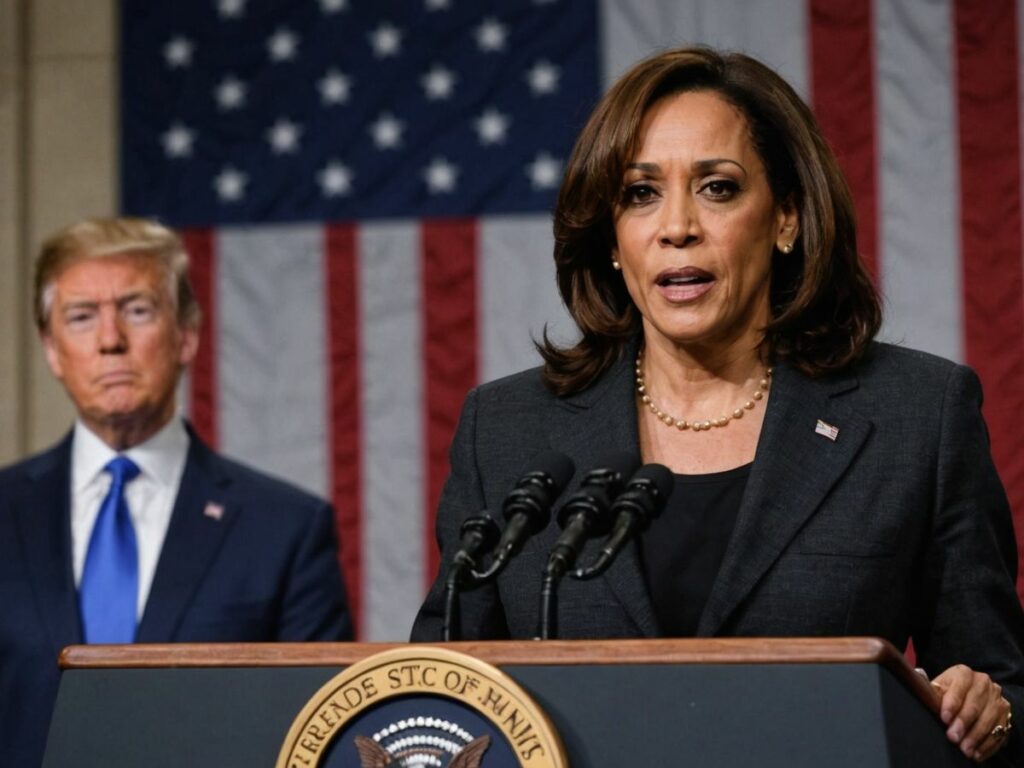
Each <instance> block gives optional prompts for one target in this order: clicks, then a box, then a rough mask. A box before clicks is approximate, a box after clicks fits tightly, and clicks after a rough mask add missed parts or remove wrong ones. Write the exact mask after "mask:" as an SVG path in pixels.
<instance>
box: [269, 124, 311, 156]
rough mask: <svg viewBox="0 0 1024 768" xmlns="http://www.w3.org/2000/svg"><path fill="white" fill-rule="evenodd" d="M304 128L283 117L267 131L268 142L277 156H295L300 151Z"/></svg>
mask: <svg viewBox="0 0 1024 768" xmlns="http://www.w3.org/2000/svg"><path fill="white" fill-rule="evenodd" d="M301 132H302V126H300V125H298V124H297V123H293V122H292V121H291V120H289V119H288V118H287V117H282V118H279V119H278V120H277V122H276V123H274V124H273V125H272V126H271V127H270V130H268V131H267V141H269V142H270V148H271V150H273V152H274V154H275V155H287V154H293V153H295V152H297V151H298V149H299V134H300V133H301Z"/></svg>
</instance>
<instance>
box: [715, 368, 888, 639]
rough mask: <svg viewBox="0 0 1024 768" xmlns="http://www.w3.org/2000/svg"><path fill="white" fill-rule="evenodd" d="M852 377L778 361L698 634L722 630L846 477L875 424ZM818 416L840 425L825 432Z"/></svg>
mask: <svg viewBox="0 0 1024 768" xmlns="http://www.w3.org/2000/svg"><path fill="white" fill-rule="evenodd" d="M856 386H857V383H856V380H855V379H853V378H844V379H837V380H832V381H829V382H815V381H811V380H809V379H807V378H806V377H804V376H803V375H801V374H799V373H798V372H796V371H794V370H792V369H791V368H789V367H788V366H778V367H776V370H775V374H774V376H773V384H772V393H771V397H770V399H769V403H768V410H767V412H766V413H765V421H764V426H763V428H762V431H761V438H760V441H759V442H758V447H757V454H756V456H755V460H754V466H753V468H752V470H751V473H750V479H749V481H748V485H747V489H746V493H745V494H744V497H743V503H742V505H741V507H740V512H739V516H738V518H737V521H736V529H735V531H734V532H733V536H732V539H731V540H730V542H729V547H728V549H727V550H726V554H725V558H724V560H723V561H722V566H721V569H720V570H719V573H718V578H717V580H716V581H715V585H714V587H713V588H712V590H711V594H710V596H709V597H708V602H707V605H706V606H705V609H704V614H703V615H702V617H701V622H700V626H699V628H698V631H697V634H698V635H700V636H710V635H714V634H716V633H718V632H719V631H720V630H721V629H722V627H723V625H724V623H725V622H726V620H728V618H729V616H730V615H731V614H732V612H733V611H734V610H735V609H736V608H737V607H738V606H739V604H740V603H741V602H742V601H743V600H744V599H745V598H746V597H747V596H748V595H749V594H750V592H751V590H752V589H753V588H754V586H755V585H756V584H757V582H758V581H759V580H760V579H761V577H762V576H763V575H764V574H765V572H766V571H767V570H768V569H769V568H770V567H771V566H772V564H773V563H774V562H775V560H776V559H777V558H778V557H779V555H780V554H781V553H782V551H783V550H784V549H785V547H786V546H787V545H788V544H789V542H790V541H791V540H792V539H793V537H794V536H795V535H796V534H797V532H798V531H799V530H800V528H801V526H803V524H804V523H805V522H806V521H807V519H808V518H809V517H811V515H813V514H814V512H815V511H816V510H817V509H818V507H819V506H820V505H821V503H822V501H823V499H824V498H825V496H826V494H828V492H829V491H830V490H831V488H832V487H833V486H834V485H835V483H836V481H837V480H838V479H839V478H840V477H841V476H842V475H843V473H844V472H845V471H846V469H847V467H848V466H849V464H850V462H851V461H853V459H854V457H855V456H856V455H857V453H858V451H859V450H860V448H861V446H862V445H863V444H864V441H865V440H866V439H867V436H868V434H869V433H870V431H871V429H872V425H871V422H870V421H868V420H867V419H865V418H864V417H862V416H860V415H859V414H858V413H857V412H856V411H853V410H852V409H851V408H850V407H849V406H848V405H847V404H846V402H845V401H844V399H843V398H842V397H841V395H842V393H843V392H846V391H848V390H850V389H853V388H855V387H856ZM818 420H821V421H822V422H825V424H826V425H832V426H834V427H837V428H838V430H839V431H838V435H836V438H835V440H831V439H829V438H828V437H826V436H824V435H821V434H818V433H817V432H816V431H815V426H816V423H817V421H818Z"/></svg>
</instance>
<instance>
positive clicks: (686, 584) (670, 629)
mask: <svg viewBox="0 0 1024 768" xmlns="http://www.w3.org/2000/svg"><path fill="white" fill-rule="evenodd" d="M751 466H753V465H752V464H745V465H744V466H742V467H736V468H735V469H729V470H726V471H725V472H714V473H712V474H708V475H676V476H675V488H674V490H673V492H672V496H671V497H670V498H669V500H668V505H667V506H666V508H665V511H664V512H662V513H661V516H660V517H659V518H658V519H657V520H655V521H654V522H653V523H652V524H651V526H650V528H648V529H647V531H646V532H645V533H644V535H643V537H642V538H641V553H642V560H643V564H644V576H645V577H646V579H647V587H648V590H649V591H650V594H651V599H652V600H653V602H654V612H655V614H656V615H657V617H658V622H659V623H660V624H661V631H662V635H663V636H665V637H693V636H694V635H696V634H697V625H698V624H699V623H700V616H701V613H702V612H703V610H704V604H705V603H706V602H707V600H708V595H710V594H711V586H712V585H713V584H714V582H715V577H716V576H717V575H718V569H719V568H720V567H721V565H722V558H723V557H724V556H725V548H726V547H727V546H728V544H729V538H730V537H731V536H732V531H733V528H735V527H736V517H737V515H738V514H739V511H740V502H741V501H742V500H743V491H744V490H745V489H746V487H747V478H748V477H749V476H750V468H751Z"/></svg>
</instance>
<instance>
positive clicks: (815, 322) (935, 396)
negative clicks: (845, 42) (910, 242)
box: [413, 48, 1024, 761]
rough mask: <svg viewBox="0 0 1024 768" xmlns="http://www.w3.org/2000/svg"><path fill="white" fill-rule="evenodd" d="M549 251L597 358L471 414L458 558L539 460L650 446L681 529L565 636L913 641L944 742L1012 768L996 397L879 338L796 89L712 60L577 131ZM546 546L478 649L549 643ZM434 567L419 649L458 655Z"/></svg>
mask: <svg viewBox="0 0 1024 768" xmlns="http://www.w3.org/2000/svg"><path fill="white" fill-rule="evenodd" d="M554 228H555V263H556V267H557V276H558V285H559V289H560V291H561V294H562V297H563V299H564V301H565V304H566V306H567V307H568V309H569V312H570V314H571V315H572V317H573V318H574V320H575V322H576V324H577V325H578V327H579V330H580V338H579V341H578V342H577V343H576V344H575V345H574V346H570V347H560V346H558V345H557V344H555V343H554V342H552V341H551V340H550V339H548V338H545V340H544V343H543V345H541V347H540V351H541V354H542V355H543V357H544V360H545V364H544V366H543V367H542V368H539V369H535V370H531V371H526V372H523V373H520V374H517V375H514V376H511V377H508V378H506V379H502V380H500V381H496V382H492V383H489V384H486V385H484V386H481V387H479V388H477V389H476V390H474V391H473V392H471V393H470V394H469V396H468V397H467V399H466V403H465V405H464V408H463V412H462V416H461V420H460V424H459V428H458V432H457V434H456V436H455V439H454V443H453V445H452V449H451V467H452V471H451V476H450V478H449V480H448V482H447V485H446V486H445V490H444V494H443V497H442V499H441V504H440V508H439V511H438V518H437V525H438V538H439V542H440V545H441V549H442V562H445V563H447V562H449V561H450V559H451V557H452V555H453V553H454V552H455V551H456V550H457V549H458V548H459V542H460V526H461V524H462V522H463V520H464V519H465V518H466V517H467V516H469V515H472V514H475V513H477V512H479V511H480V510H483V509H489V510H499V509H500V508H501V505H502V500H503V498H504V497H505V494H507V492H508V491H509V489H510V488H511V487H512V486H513V484H514V483H515V481H516V478H517V476H518V473H519V472H520V471H521V470H522V469H523V467H524V466H525V465H527V464H528V462H529V461H530V459H531V457H532V456H535V455H537V454H539V453H541V452H542V451H545V450H551V449H554V450H557V451H560V452H562V453H564V454H566V455H567V456H569V457H570V458H571V459H572V461H573V462H574V463H575V465H576V468H577V476H578V475H579V473H580V472H581V471H584V470H587V469H589V468H591V467H593V466H595V462H599V460H600V458H601V457H602V456H604V455H608V454H609V452H612V451H632V452H634V453H637V454H638V455H639V458H640V459H641V460H642V462H643V463H645V464H646V463H651V462H657V463H660V464H663V465H665V466H667V467H668V468H669V469H671V470H672V472H673V473H674V475H675V486H674V491H673V493H672V496H671V498H670V500H669V502H668V508H667V509H666V510H665V512H664V513H663V514H662V515H661V516H660V518H658V519H657V520H655V521H654V522H653V524H652V525H651V526H650V527H649V529H648V530H647V531H646V532H645V533H644V534H643V535H642V537H641V538H640V539H639V541H638V544H637V545H636V546H634V547H630V548H627V549H626V550H625V551H623V553H622V555H621V556H620V557H619V558H618V560H617V561H616V562H615V564H614V565H613V566H612V567H611V569H610V570H609V571H608V573H607V574H606V575H605V576H604V577H603V578H599V579H595V580H590V581H577V580H572V579H566V580H565V582H564V584H563V586H562V591H561V597H560V598H559V603H558V606H559V610H558V626H559V636H560V637H565V638H618V637H687V636H698V637H707V636H801V635H805V636H843V635H873V636H879V637H883V638H886V639H888V640H889V641H891V642H892V643H893V644H894V645H895V646H896V647H897V648H904V647H906V645H907V642H908V640H911V639H912V640H913V643H914V647H915V650H916V653H917V658H918V663H919V664H920V665H921V666H922V667H924V668H925V669H926V670H927V671H928V672H929V673H930V674H931V675H933V676H934V677H933V685H934V686H935V687H936V688H937V689H938V690H940V692H942V694H943V698H942V707H941V710H942V718H943V721H944V723H945V724H946V726H947V729H948V730H947V735H948V738H949V739H950V740H952V741H953V742H955V743H957V744H958V745H959V746H960V748H961V749H962V750H963V751H964V753H965V754H967V755H968V756H969V757H971V758H972V759H975V760H979V761H981V760H985V759H987V758H988V757H990V756H991V755H993V754H995V753H996V752H997V751H998V750H1000V749H1002V748H1006V749H1008V750H1009V751H1010V752H1013V753H1014V754H1018V753H1020V752H1021V748H1020V746H1019V745H1018V741H1019V734H1018V732H1017V731H1015V730H1013V728H1012V709H1014V708H1016V709H1018V711H1019V708H1020V706H1022V705H1024V651H1022V649H1024V615H1022V611H1021V606H1020V603H1019V601H1018V598H1017V595H1016V593H1015V591H1014V580H1015V575H1016V565H1017V553H1016V549H1015V543H1014V533H1013V528H1012V523H1011V517H1010V511H1009V508H1008V503H1007V499H1006V495H1005V493H1004V491H1003V488H1002V486H1001V484H1000V481H999V478H998V477H997V475H996V471H995V468H994V466H993V463H992V459H991V456H990V452H989V446H988V438H987V433H986V428H985V425H984V422H983V420H982V416H981V412H980V404H981V389H980V384H979V381H978V379H977V377H976V376H975V374H974V373H973V372H972V371H971V370H970V369H969V368H967V367H965V366H961V365H957V364H954V363H952V362H949V361H947V360H943V359H941V358H938V357H934V356H932V355H928V354H925V353H922V352H916V351H913V350H909V349H902V348H898V347H894V346H890V345H888V344H882V343H879V342H876V341H874V340H873V339H874V336H875V334H876V333H877V331H878V329H879V325H880V322H881V311H880V305H879V299H878V296H877V294H876V292H875V289H874V287H873V285H872V283H871V280H870V278H869V276H868V275H867V273H866V271H865V269H864V265H863V264H862V262H861V260H860V258H859V256H858V253H857V246H856V231H855V222H854V212H853V203H852V201H851V196H850V192H849V190H848V188H847V185H846V182H845V180H844V179H843V176H842V174H841V172H840V170H839V167H838V164H837V162H836V160H835V158H834V157H833V155H832V153H831V151H830V150H829V148H828V145H827V144H826V142H825V140H824V139H823V138H822V135H821V133H820V130H819V128H818V126H817V124H816V122H815V120H814V117H813V116H812V114H811V112H810V110H809V108H808V107H807V106H806V105H805V104H804V103H803V101H802V100H801V99H800V97H799V96H798V95H797V94H796V93H795V92H794V91H793V89H792V88H791V87H790V86H789V85H788V84H787V83H786V82H785V81H783V80H782V79H781V78H780V77H779V76H778V75H777V74H776V73H774V72H773V71H772V70H770V69H769V68H767V67H765V66H764V65H762V64H760V63H759V62H757V61H755V60H754V59H751V58H749V57H746V56H743V55H738V54H728V55H724V54H720V53H718V52H715V51H713V50H709V49H704V48H690V49H681V50H673V51H668V52H665V53H661V54H658V55H656V56H654V57H652V58H650V59H647V60H645V61H643V62H641V63H639V64H637V65H636V66H634V67H633V68H632V69H631V70H630V71H628V72H627V73H626V74H625V75H624V76H623V77H622V78H621V79H620V80H619V81H618V82H617V83H616V84H615V85H614V86H613V87H612V88H611V90H610V91H609V92H608V93H607V94H606V95H605V97H604V98H603V99H602V100H601V102H600V103H599V104H598V106H597V108H596V109H595V111H594V113H593V114H592V115H591V117H590V119H589V121H588V123H587V125H586V126H585V128H584V129H583V131H582V134H581V135H580V137H579V139H578V141H577V143H576V146H575V149H574V150H573V153H572V156H571V158H570V160H569V163H568V167H567V169H566V174H565V178H564V180H563V184H562V187H561V191H560V193H559V197H558V203H557V207H556V211H555V222H554ZM554 528H555V526H554V525H551V526H549V528H548V529H547V530H546V531H544V532H542V533H540V534H539V535H537V536H535V537H534V538H533V539H531V540H530V541H528V542H527V543H526V545H525V546H524V547H523V551H522V552H521V553H520V554H519V555H518V556H517V557H516V558H515V559H514V560H513V561H512V562H511V563H510V565H509V566H508V567H507V568H506V569H505V570H504V572H503V573H502V574H501V576H500V577H499V578H498V579H497V580H496V582H494V583H491V584H487V585H485V586H482V587H480V588H478V589H475V590H472V591H468V592H466V593H465V594H464V595H463V598H462V616H461V627H462V634H463V636H464V637H466V638H483V639H486V638H508V637H512V638H528V637H532V636H533V635H534V633H535V631H536V628H537V621H538V618H537V607H538V601H539V595H540V577H541V574H542V573H543V572H544V566H545V562H546V561H547V553H548V551H549V549H550V547H551V544H552V541H553V540H554V538H555V537H556V536H557V530H552V529H554ZM444 570H445V569H444V568H442V573H441V575H440V577H439V578H438V581H437V583H435V585H434V587H433V589H432V590H431V592H430V594H429V595H428V597H427V600H426V602H425V604H424V606H423V608H422V609H421V611H420V614H419V616H418V617H417V620H416V624H415V626H414V629H413V640H417V641H420V640H437V639H440V637H441V627H442V621H443V619H442V615H443V612H444V591H445V590H444V582H445V574H444ZM1011 705H1012V706H1011Z"/></svg>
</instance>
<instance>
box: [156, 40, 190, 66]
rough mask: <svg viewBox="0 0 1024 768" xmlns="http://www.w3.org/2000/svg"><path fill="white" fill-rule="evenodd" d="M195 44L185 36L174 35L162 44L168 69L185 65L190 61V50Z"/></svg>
mask: <svg viewBox="0 0 1024 768" xmlns="http://www.w3.org/2000/svg"><path fill="white" fill-rule="evenodd" d="M195 48H196V47H195V44H194V43H192V41H191V40H189V39H188V38H187V37H175V38H173V39H171V40H169V41H168V42H167V45H165V46H164V59H165V60H166V61H167V66H168V68H170V69H178V68H179V67H187V66H189V65H190V64H191V63H192V52H193V51H194V50H195Z"/></svg>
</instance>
